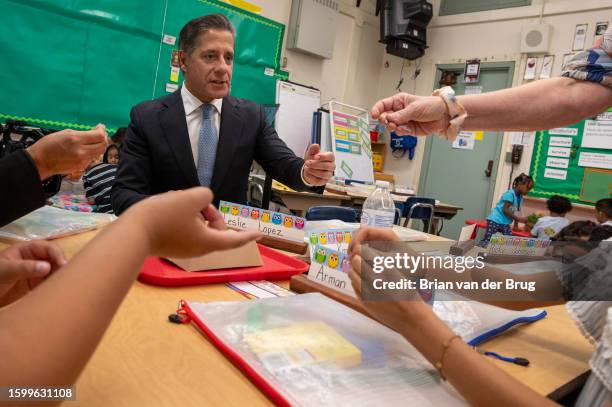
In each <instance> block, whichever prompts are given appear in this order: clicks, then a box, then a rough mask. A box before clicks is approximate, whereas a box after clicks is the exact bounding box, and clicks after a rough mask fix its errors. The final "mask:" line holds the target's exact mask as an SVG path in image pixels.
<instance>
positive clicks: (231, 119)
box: [112, 14, 335, 214]
mask: <svg viewBox="0 0 612 407" xmlns="http://www.w3.org/2000/svg"><path fill="white" fill-rule="evenodd" d="M179 48H180V50H179V59H180V65H181V70H182V71H183V74H184V78H185V81H184V84H183V86H182V87H181V89H179V90H177V91H176V92H174V93H173V94H170V95H167V96H164V97H161V98H159V99H156V100H152V101H149V102H144V103H141V104H140V105H138V106H136V107H134V108H133V109H132V112H131V123H130V125H129V127H128V131H127V135H126V137H125V140H124V142H123V148H122V151H121V157H120V160H119V169H118V173H117V180H116V182H115V185H114V187H113V190H112V200H113V208H114V211H115V213H116V214H120V213H121V212H123V211H125V210H126V209H127V208H128V207H130V206H131V205H132V204H134V203H136V202H138V201H140V200H141V199H144V198H146V197H148V196H150V195H154V194H158V193H161V192H166V191H169V190H177V189H185V188H190V187H193V186H197V185H202V186H206V187H209V188H210V189H212V191H213V193H214V195H215V202H218V201H219V200H227V201H231V202H236V203H244V202H245V201H246V192H247V186H248V176H249V170H250V168H251V163H252V161H253V160H256V161H257V162H258V163H259V164H261V166H262V167H263V168H264V170H265V171H266V173H267V174H268V175H270V176H271V177H272V178H274V179H277V180H279V181H280V182H282V183H284V184H287V185H288V186H290V187H291V188H294V189H296V190H308V189H311V188H312V187H316V186H322V185H325V183H326V182H327V181H328V180H329V178H331V176H332V174H333V171H334V169H335V164H334V156H333V154H332V153H329V152H321V151H320V148H319V146H318V145H312V146H310V147H309V149H308V151H307V153H306V158H305V159H302V158H300V157H297V156H296V155H295V154H294V153H293V152H292V151H291V150H290V149H289V148H288V147H287V145H286V144H285V143H284V142H283V141H282V140H281V139H280V138H279V137H278V135H277V134H276V131H275V130H274V128H273V127H272V126H271V125H270V124H269V123H267V121H266V118H265V115H264V111H263V108H262V107H261V106H260V105H258V104H256V103H254V102H251V101H248V100H244V99H236V98H234V97H231V96H229V91H230V83H231V78H232V63H233V58H234V28H233V26H232V25H231V23H230V22H229V21H228V20H227V18H226V17H225V16H223V15H221V14H213V15H208V16H204V17H199V18H196V19H194V20H191V21H190V22H188V23H187V24H186V25H185V26H184V27H183V29H182V30H181V32H180V35H179Z"/></svg>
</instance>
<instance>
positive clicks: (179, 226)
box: [123, 187, 262, 257]
mask: <svg viewBox="0 0 612 407" xmlns="http://www.w3.org/2000/svg"><path fill="white" fill-rule="evenodd" d="M212 198H213V194H212V192H211V191H210V189H208V188H201V187H197V188H191V189H188V190H184V191H172V192H167V193H165V194H161V195H156V196H153V197H151V198H148V199H146V200H144V201H142V202H140V203H138V204H137V205H134V207H132V208H130V210H129V211H128V212H127V213H126V214H125V215H123V217H127V218H129V219H130V221H133V222H136V223H137V224H138V225H139V226H140V227H143V228H145V229H146V233H147V236H148V238H149V242H150V244H151V254H152V255H155V256H160V257H193V256H199V255H203V254H206V253H210V252H213V251H216V250H227V249H233V248H236V247H240V246H242V245H245V244H247V243H248V242H250V241H253V240H256V239H258V238H260V237H261V236H262V234H261V233H259V232H254V231H247V232H230V231H227V230H226V228H225V222H224V221H223V217H222V216H221V214H220V213H219V211H218V210H217V209H216V208H215V207H214V206H213V205H212V204H211V201H212ZM206 220H207V221H208V223H207V222H206Z"/></svg>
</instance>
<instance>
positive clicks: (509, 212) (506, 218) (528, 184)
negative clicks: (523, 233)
mask: <svg viewBox="0 0 612 407" xmlns="http://www.w3.org/2000/svg"><path fill="white" fill-rule="evenodd" d="M532 188H533V178H531V177H530V176H529V175H527V174H521V175H519V176H518V177H516V178H515V179H514V181H513V182H512V189H509V190H507V191H506V192H504V193H503V195H502V196H501V198H500V200H499V202H498V203H497V205H495V207H494V208H493V210H492V211H491V214H490V215H489V216H488V217H487V230H486V232H485V237H484V238H483V239H482V240H481V241H480V243H479V246H482V247H485V246H486V245H487V244H489V241H490V240H491V236H493V235H494V234H496V233H501V234H503V235H512V229H511V228H510V225H512V221H514V222H522V223H525V221H526V220H527V219H526V218H524V217H521V216H519V215H518V212H519V211H520V210H521V205H522V203H523V195H527V194H528V193H529V191H531V189H532Z"/></svg>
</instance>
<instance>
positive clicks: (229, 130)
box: [210, 96, 243, 191]
mask: <svg viewBox="0 0 612 407" xmlns="http://www.w3.org/2000/svg"><path fill="white" fill-rule="evenodd" d="M242 125H243V123H242V119H241V118H240V110H239V108H238V101H237V100H236V99H234V98H233V97H231V96H228V97H225V98H224V99H223V107H222V108H221V125H220V129H219V144H218V145H217V157H216V159H215V169H214V171H213V178H212V180H211V184H210V187H211V189H212V190H213V191H218V189H219V187H220V186H221V184H222V183H223V180H224V179H225V177H226V176H227V173H228V171H229V169H230V167H231V164H232V160H234V159H240V158H239V157H234V152H235V151H236V147H237V146H238V144H239V142H240V138H241V137H242Z"/></svg>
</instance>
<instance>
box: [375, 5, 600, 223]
mask: <svg viewBox="0 0 612 407" xmlns="http://www.w3.org/2000/svg"><path fill="white" fill-rule="evenodd" d="M430 1H432V0H430ZM433 4H434V13H435V15H434V18H433V19H432V21H431V23H430V25H429V27H428V32H427V35H428V45H429V47H430V48H429V49H428V50H427V52H426V55H425V56H424V57H423V58H422V59H421V60H420V61H416V63H415V61H412V62H410V63H408V64H406V65H405V66H404V75H403V76H404V82H403V85H402V87H401V89H402V90H403V91H406V92H411V93H416V94H419V95H429V94H431V91H432V90H433V89H434V78H435V65H436V64H443V63H464V62H465V60H466V59H471V58H480V59H481V60H482V61H483V62H489V61H491V62H493V61H515V63H516V65H515V66H516V68H515V77H514V82H513V83H514V85H515V86H516V85H518V84H521V83H522V82H523V81H522V76H523V73H524V69H525V66H524V63H525V59H526V57H525V56H523V55H521V54H520V51H519V47H520V35H521V28H522V26H523V25H525V24H529V23H533V22H537V21H538V20H539V15H540V12H542V15H543V22H545V23H548V24H551V25H552V32H551V42H550V47H549V51H550V54H554V55H555V61H554V67H553V75H559V74H560V72H561V62H562V59H563V55H564V54H565V53H568V52H570V51H571V46H572V42H573V35H574V28H575V26H576V24H582V23H587V24H588V25H589V26H588V33H587V43H590V42H591V41H592V39H593V35H594V28H595V24H596V23H597V22H599V21H610V22H611V23H612V2H611V1H610V0H581V1H575V0H548V1H546V2H545V3H543V1H542V0H533V5H532V6H528V7H516V8H510V9H504V10H492V11H485V12H478V13H467V14H459V15H454V16H442V17H440V16H438V15H437V13H438V10H439V5H440V0H433ZM385 62H388V63H389V67H388V68H384V64H385ZM402 63H403V61H402V60H401V59H400V58H396V57H393V56H390V55H386V54H385V55H383V58H382V62H381V69H382V73H381V78H380V81H379V89H378V96H379V97H385V96H388V95H391V94H393V93H395V92H396V90H395V88H396V86H397V84H398V80H399V77H400V70H401V67H402ZM417 65H419V66H420V68H421V70H422V73H421V75H420V76H419V77H418V78H417V79H416V80H413V79H412V76H413V74H414V71H415V68H416V66H417ZM424 146H425V143H424V140H423V141H420V142H419V144H418V146H417V153H416V157H415V159H414V160H413V161H409V160H408V159H407V158H406V157H404V158H402V159H394V158H392V157H390V158H388V159H387V163H386V166H385V171H387V172H392V173H393V174H395V178H396V182H397V183H399V184H404V185H409V186H413V187H417V186H418V182H419V177H420V175H421V174H420V172H421V163H422V160H423V148H424ZM510 149H511V146H510V145H509V143H508V135H507V134H506V135H505V136H504V144H503V147H502V155H503V154H505V152H506V151H510ZM531 152H532V148H526V149H525V152H524V155H523V160H522V163H521V164H520V165H519V166H518V168H515V173H516V172H517V171H518V172H520V171H524V172H528V170H529V164H530V162H531ZM499 161H500V164H499V167H498V176H497V180H496V188H495V194H494V202H493V203H495V202H496V200H497V199H498V198H499V196H500V195H501V193H503V191H504V190H505V189H506V188H507V185H508V178H509V175H510V166H509V165H508V164H506V163H503V162H502V161H503V160H501V159H500V160H499ZM536 209H537V210H545V205H544V203H543V202H538V201H535V202H531V201H530V202H528V204H526V205H525V211H526V212H527V211H531V210H536ZM591 214H592V210H590V209H588V210H585V209H577V210H576V211H575V212H573V213H572V215H573V216H574V217H575V216H579V217H585V216H590V215H591Z"/></svg>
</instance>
